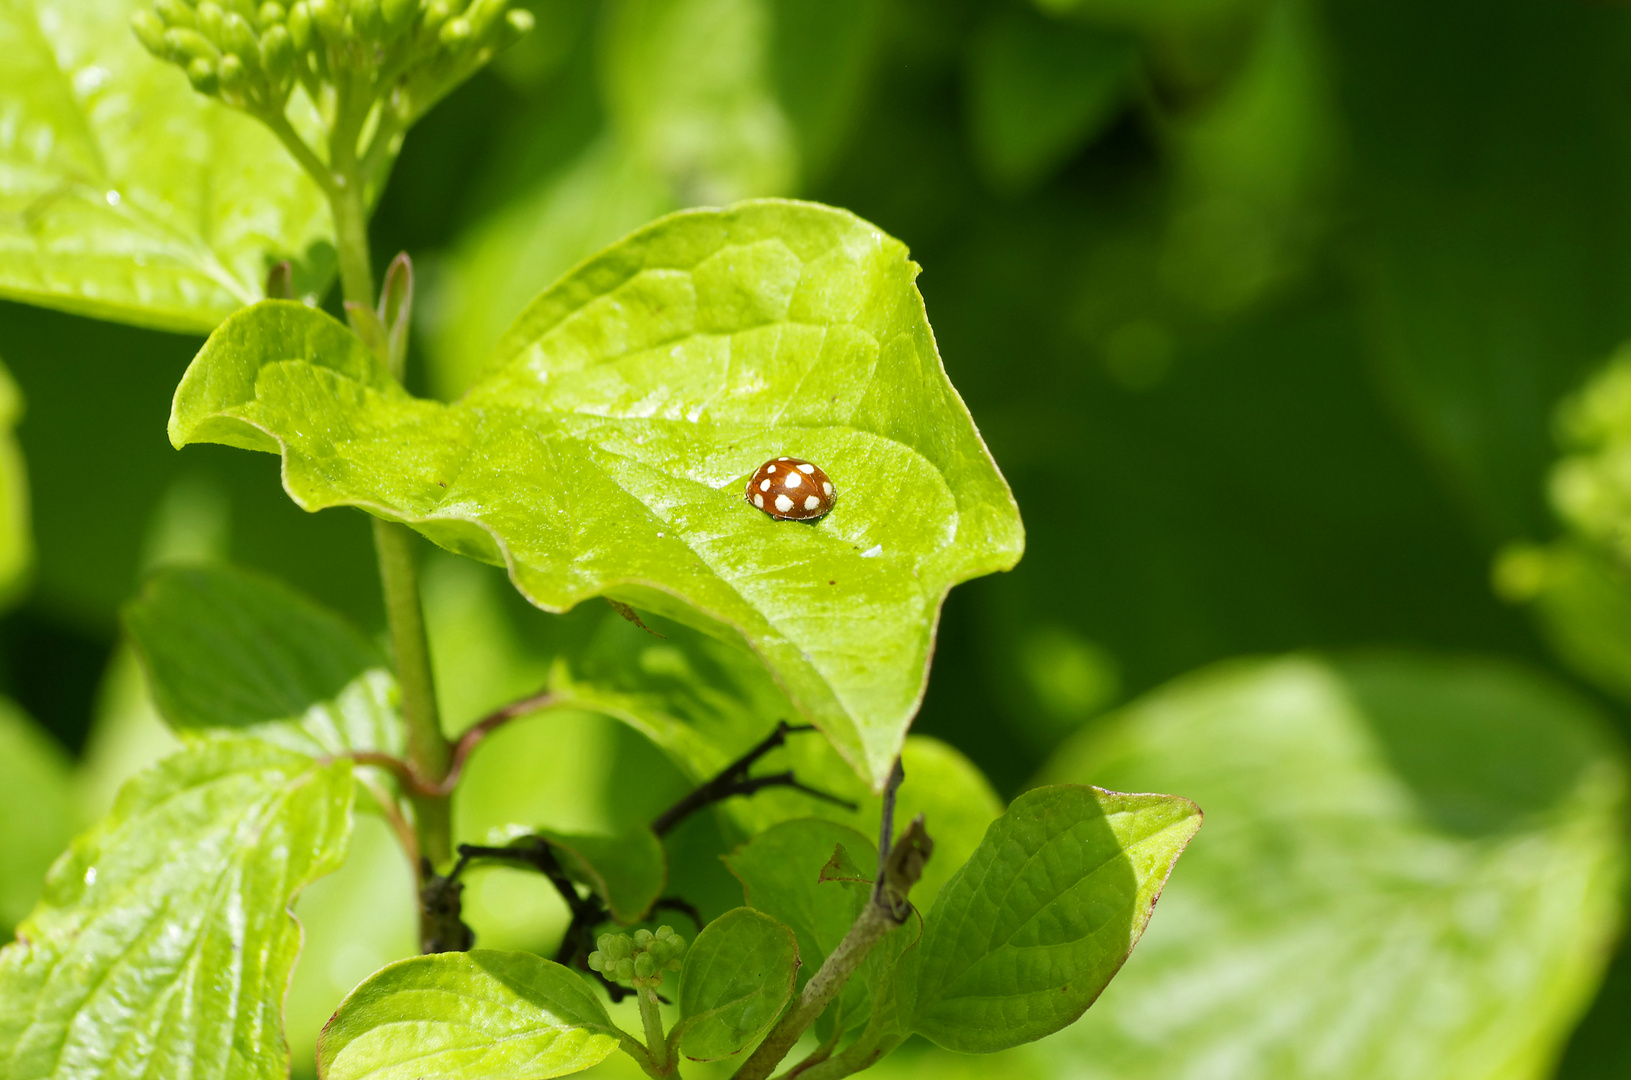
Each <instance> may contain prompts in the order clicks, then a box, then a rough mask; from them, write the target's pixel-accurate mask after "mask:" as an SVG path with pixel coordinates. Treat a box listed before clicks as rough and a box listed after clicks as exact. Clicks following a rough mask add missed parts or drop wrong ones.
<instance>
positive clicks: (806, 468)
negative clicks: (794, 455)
mask: <svg viewBox="0 0 1631 1080" xmlns="http://www.w3.org/2000/svg"><path fill="white" fill-rule="evenodd" d="M799 472H801V473H803V474H804V475H805V476H809V475H810V474H811V473H813V472H815V466H814V465H811V464H810V463H809V462H808V461H806V462H805V463H804V464H803V465H800V466H799Z"/></svg>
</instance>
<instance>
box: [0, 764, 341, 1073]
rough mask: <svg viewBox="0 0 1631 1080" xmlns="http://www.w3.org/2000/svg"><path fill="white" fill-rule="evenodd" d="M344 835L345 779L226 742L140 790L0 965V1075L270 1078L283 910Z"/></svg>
mask: <svg viewBox="0 0 1631 1080" xmlns="http://www.w3.org/2000/svg"><path fill="white" fill-rule="evenodd" d="M350 830H351V767H350V765H348V764H346V763H345V762H335V763H332V764H328V765H320V764H317V763H316V762H314V761H313V760H312V759H311V758H310V757H307V756H305V755H303V754H295V753H291V752H290V751H288V750H284V749H281V748H278V747H274V746H271V745H269V744H267V743H263V742H258V741H256V740H251V739H225V740H214V741H207V742H200V743H197V744H195V745H193V746H192V747H189V748H188V749H186V750H184V751H182V752H181V753H179V754H177V755H175V756H174V757H171V758H169V759H167V760H166V761H164V762H163V763H161V764H159V765H158V766H155V767H154V768H152V769H150V770H148V771H147V772H145V773H142V774H141V775H140V776H138V777H137V778H136V779H134V780H132V781H131V782H130V783H129V784H128V785H127V786H126V787H125V789H124V791H122V792H121V793H120V795H119V799H118V801H117V803H116V805H115V806H114V809H113V813H112V814H111V815H109V816H108V817H107V818H106V819H105V820H104V821H103V822H102V823H101V824H100V825H98V826H97V827H96V828H94V829H92V830H91V831H90V832H88V833H86V834H85V835H83V836H81V837H80V838H78V839H77V840H75V841H74V843H73V846H72V847H71V848H69V850H68V853H67V854H66V855H64V856H63V857H62V858H61V859H60V860H59V861H58V862H57V864H56V865H55V866H54V867H52V869H51V874H50V876H49V878H48V879H47V881H46V888H45V896H44V899H43V900H41V902H40V905H39V907H37V908H36V909H35V910H34V913H33V914H32V915H30V916H29V917H28V918H27V919H26V920H24V922H23V923H22V925H21V926H19V927H18V930H17V933H18V940H17V942H16V943H14V944H11V945H8V946H6V947H5V948H4V950H0V1000H3V1001H4V1002H5V1003H6V1004H5V1007H4V1008H0V1074H3V1075H4V1076H6V1078H7V1080H44V1078H47V1077H51V1078H59V1080H67V1078H69V1077H89V1076H95V1077H101V1078H107V1080H118V1078H131V1080H136V1078H140V1077H150V1076H182V1075H192V1076H206V1075H207V1076H211V1077H222V1078H225V1080H244V1078H253V1080H277V1078H281V1077H284V1076H286V1075H287V1074H288V1069H289V1055H288V1048H287V1046H286V1044H285V1042H284V1038H283V995H284V992H285V990H286V989H287V988H288V985H289V973H290V971H291V969H292V968H293V967H294V961H295V954H296V953H297V952H298V951H299V949H300V928H299V926H298V925H297V924H296V922H295V920H294V919H293V917H292V916H291V915H290V914H289V911H288V908H289V905H290V904H291V903H292V902H293V900H294V897H295V894H296V893H298V892H299V891H300V888H301V886H303V885H305V884H306V883H307V882H309V881H310V880H312V879H313V878H315V877H318V876H320V875H322V874H325V873H328V872H329V871H331V870H333V869H334V868H335V867H336V866H337V865H338V864H339V862H340V860H341V859H342V858H343V857H344V852H345V844H346V837H347V835H348V834H349V833H350Z"/></svg>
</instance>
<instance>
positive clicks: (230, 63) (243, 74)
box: [216, 53, 249, 92]
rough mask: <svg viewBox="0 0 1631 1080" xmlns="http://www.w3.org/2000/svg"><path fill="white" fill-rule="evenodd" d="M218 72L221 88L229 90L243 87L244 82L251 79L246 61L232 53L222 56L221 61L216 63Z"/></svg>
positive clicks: (217, 76)
mask: <svg viewBox="0 0 1631 1080" xmlns="http://www.w3.org/2000/svg"><path fill="white" fill-rule="evenodd" d="M216 72H217V74H216V78H218V79H219V80H220V81H221V89H222V90H225V91H228V92H235V91H238V90H241V89H243V86H244V84H245V83H247V82H248V81H249V72H248V71H247V70H245V68H244V62H243V61H242V60H239V59H238V58H237V56H235V55H233V54H232V53H227V54H226V55H225V56H223V57H221V62H220V63H219V64H217V65H216Z"/></svg>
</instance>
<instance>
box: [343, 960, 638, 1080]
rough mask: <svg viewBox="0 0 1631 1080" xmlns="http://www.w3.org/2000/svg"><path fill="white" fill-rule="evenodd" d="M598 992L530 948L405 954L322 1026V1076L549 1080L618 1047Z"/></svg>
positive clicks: (356, 1079) (368, 1079)
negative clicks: (530, 950)
mask: <svg viewBox="0 0 1631 1080" xmlns="http://www.w3.org/2000/svg"><path fill="white" fill-rule="evenodd" d="M621 1038H622V1033H621V1032H620V1031H618V1029H617V1027H616V1025H614V1024H613V1023H612V1021H611V1019H610V1018H609V1017H608V1016H607V1015H606V1009H605V1007H604V1006H602V1005H601V1003H600V1001H599V999H598V998H596V997H595V994H594V991H593V990H591V989H590V987H589V984H588V983H586V982H585V981H584V980H583V979H582V978H580V977H579V976H577V975H575V974H573V973H572V972H571V971H568V970H567V969H566V968H564V967H562V966H561V965H559V964H557V963H554V962H552V961H549V960H545V959H543V958H542V957H539V956H534V955H532V954H531V953H510V952H495V951H493V950H491V949H474V950H472V951H470V952H467V953H459V952H453V953H438V954H436V955H434V956H415V957H411V958H410V959H407V960H399V961H397V962H396V963H394V964H391V965H390V966H389V967H386V968H384V969H383V970H381V971H379V972H378V973H376V974H375V975H373V976H372V977H370V978H369V979H368V981H367V982H364V983H363V984H362V985H361V986H359V987H357V989H355V990H353V991H352V992H351V995H350V996H349V997H347V998H346V999H345V1002H344V1004H342V1005H341V1006H340V1010H339V1011H338V1012H337V1013H335V1014H334V1018H333V1019H332V1020H330V1021H329V1022H328V1026H327V1027H326V1028H324V1029H323V1037H322V1039H321V1040H320V1041H319V1043H318V1049H317V1073H318V1075H319V1076H320V1077H322V1078H323V1080H419V1078H421V1077H425V1076H438V1077H445V1078H446V1080H477V1078H480V1080H544V1078H546V1077H551V1076H565V1075H567V1074H569V1073H575V1072H580V1071H582V1070H583V1069H587V1068H588V1067H589V1066H591V1065H594V1064H596V1063H597V1062H599V1061H601V1060H603V1059H604V1058H605V1057H606V1056H607V1055H608V1054H610V1053H611V1052H612V1051H613V1050H615V1049H617V1045H618V1042H619V1040H620V1039H621Z"/></svg>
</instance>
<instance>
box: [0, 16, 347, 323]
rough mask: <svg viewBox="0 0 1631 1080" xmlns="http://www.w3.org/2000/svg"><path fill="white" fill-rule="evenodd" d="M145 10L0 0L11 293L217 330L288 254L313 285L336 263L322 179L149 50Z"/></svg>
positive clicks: (0, 206) (3, 226) (1, 177)
mask: <svg viewBox="0 0 1631 1080" xmlns="http://www.w3.org/2000/svg"><path fill="white" fill-rule="evenodd" d="M136 6H137V4H136V2H135V0H4V2H0V56H4V57H5V58H6V62H5V64H4V65H3V66H0V116H4V117H5V126H4V131H3V134H0V296H5V297H9V298H14V299H19V300H26V301H29V302H30V303H36V304H44V305H47V306H49V307H57V308H62V309H64V310H67V311H73V312H78V313H80V314H84V315H92V316H96V317H98V318H106V319H118V320H120V321H124V322H133V323H139V324H141V325H144V326H156V327H163V328H166V329H174V330H191V331H208V330H209V329H210V328H211V327H213V326H214V325H215V324H216V323H218V322H220V320H221V319H223V318H225V317H226V316H227V315H228V314H229V313H231V312H232V311H233V310H234V309H236V308H239V307H242V306H243V305H245V304H249V303H253V302H254V301H255V300H258V299H259V298H260V297H261V296H262V295H264V293H263V282H264V281H265V278H266V271H267V269H268V267H270V266H271V264H272V263H274V262H276V261H278V260H280V259H292V260H294V261H295V265H296V286H297V288H298V289H299V290H300V292H302V293H304V292H308V291H313V290H316V289H317V288H318V287H320V286H321V284H322V283H323V282H325V281H326V280H327V278H328V275H329V273H330V272H331V271H332V268H333V252H332V247H331V246H330V245H329V241H328V239H327V238H328V235H329V231H330V222H329V215H328V208H327V206H326V204H325V203H324V201H323V196H322V193H321V192H320V191H319V190H318V188H317V185H316V184H315V183H313V182H312V181H311V180H310V179H309V178H307V177H306V175H305V174H304V173H303V172H301V170H300V168H299V167H298V166H297V165H296V164H295V163H294V161H293V160H292V159H291V158H290V157H289V155H288V154H287V152H285V151H284V149H283V148H282V146H281V145H279V143H278V141H277V139H276V138H275V137H273V136H272V134H271V133H270V132H268V131H267V130H265V129H264V128H263V127H261V125H260V124H259V123H258V122H257V121H255V120H252V119H250V118H249V117H247V116H244V115H242V114H240V113H235V112H232V111H231V110H229V109H227V108H226V107H225V106H223V105H219V104H217V103H215V102H212V101H208V100H206V99H204V98H203V97H202V96H201V95H199V94H196V93H194V92H193V89H192V87H191V86H189V85H188V83H187V79H186V77H185V76H184V75H183V74H182V73H181V72H180V71H178V70H177V69H176V68H174V67H172V66H171V65H169V64H165V63H161V62H160V61H158V60H156V59H154V58H153V57H152V56H150V55H148V53H147V52H146V51H145V50H144V49H143V48H142V47H141V45H139V44H138V43H137V41H136V38H135V35H134V34H133V33H132V32H131V30H130V15H131V12H132V11H134V10H135V9H136ZM299 100H302V101H303V100H304V98H300V99H299Z"/></svg>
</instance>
